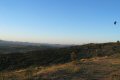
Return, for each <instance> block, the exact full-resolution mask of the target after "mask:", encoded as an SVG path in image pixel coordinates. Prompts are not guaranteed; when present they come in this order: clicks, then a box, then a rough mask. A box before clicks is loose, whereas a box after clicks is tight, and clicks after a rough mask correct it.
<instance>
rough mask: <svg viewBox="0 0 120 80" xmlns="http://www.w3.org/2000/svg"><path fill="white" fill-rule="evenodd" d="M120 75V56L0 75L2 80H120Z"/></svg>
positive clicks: (83, 60)
mask: <svg viewBox="0 0 120 80" xmlns="http://www.w3.org/2000/svg"><path fill="white" fill-rule="evenodd" d="M119 73H120V56H119V55H118V56H112V57H107V56H106V57H96V58H91V59H82V60H80V61H79V63H78V64H73V63H72V62H71V63H66V64H59V65H53V66H48V67H37V68H27V69H22V70H15V71H11V72H4V73H1V74H0V80H8V78H10V79H11V80H12V78H16V79H15V80H28V79H29V80H30V79H31V80H120V79H119V75H118V74H119ZM116 75H117V76H116ZM3 78H4V79H3ZM113 78H114V79H113ZM115 78H116V79H115Z"/></svg>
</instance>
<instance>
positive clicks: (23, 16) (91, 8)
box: [0, 0, 120, 44]
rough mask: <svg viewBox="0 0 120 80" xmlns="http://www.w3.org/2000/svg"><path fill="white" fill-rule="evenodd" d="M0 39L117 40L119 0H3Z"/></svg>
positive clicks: (0, 4) (62, 42) (41, 41)
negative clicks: (115, 22) (115, 23)
mask: <svg viewBox="0 0 120 80" xmlns="http://www.w3.org/2000/svg"><path fill="white" fill-rule="evenodd" d="M115 20H117V21H118V24H117V25H116V26H114V25H113V22H114V21H115ZM0 39H3V40H13V41H29V42H40V43H59V44H83V43H90V42H109V41H117V40H120V0H0Z"/></svg>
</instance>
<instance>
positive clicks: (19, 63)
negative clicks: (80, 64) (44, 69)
mask: <svg viewBox="0 0 120 80" xmlns="http://www.w3.org/2000/svg"><path fill="white" fill-rule="evenodd" d="M71 52H75V53H77V58H78V59H88V58H92V57H102V56H110V55H113V54H117V53H120V43H103V44H86V45H79V46H72V47H66V48H52V49H45V50H35V51H29V52H25V53H20V52H16V53H10V54H2V53H1V54H0V70H14V69H21V68H27V67H30V66H36V67H37V66H50V65H55V64H61V63H68V62H71Z"/></svg>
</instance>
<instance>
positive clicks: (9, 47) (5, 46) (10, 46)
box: [0, 40, 66, 54]
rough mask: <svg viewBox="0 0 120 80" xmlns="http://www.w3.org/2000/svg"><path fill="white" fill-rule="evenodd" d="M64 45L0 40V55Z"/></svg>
mask: <svg viewBox="0 0 120 80" xmlns="http://www.w3.org/2000/svg"><path fill="white" fill-rule="evenodd" d="M65 46H66V45H59V44H47V43H46V44H45V43H30V42H17V41H16V42H15V41H5V40H0V54H3V53H4V54H7V53H13V52H27V51H33V50H44V49H48V48H61V47H65Z"/></svg>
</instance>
